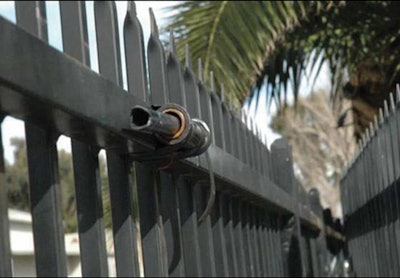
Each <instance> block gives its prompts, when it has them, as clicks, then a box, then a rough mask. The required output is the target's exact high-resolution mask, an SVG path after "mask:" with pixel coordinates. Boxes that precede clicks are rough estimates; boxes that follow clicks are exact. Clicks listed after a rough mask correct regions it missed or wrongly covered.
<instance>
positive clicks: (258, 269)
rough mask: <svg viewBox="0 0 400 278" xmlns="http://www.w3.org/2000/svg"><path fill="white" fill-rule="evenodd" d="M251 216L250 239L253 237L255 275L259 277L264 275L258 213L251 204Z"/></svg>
mask: <svg viewBox="0 0 400 278" xmlns="http://www.w3.org/2000/svg"><path fill="white" fill-rule="evenodd" d="M249 216H250V239H251V249H252V250H253V254H254V259H253V260H254V266H255V267H254V269H255V275H256V276H257V277H260V276H262V265H261V264H262V263H261V259H262V258H261V252H260V249H259V241H258V229H257V222H256V218H257V213H256V209H255V207H254V206H252V205H250V207H249Z"/></svg>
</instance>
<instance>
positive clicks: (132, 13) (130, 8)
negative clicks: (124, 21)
mask: <svg viewBox="0 0 400 278" xmlns="http://www.w3.org/2000/svg"><path fill="white" fill-rule="evenodd" d="M126 13H127V14H129V15H130V16H131V17H135V16H136V15H137V13H136V4H135V1H128V5H127V8H126Z"/></svg>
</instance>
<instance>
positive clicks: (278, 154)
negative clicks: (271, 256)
mask: <svg viewBox="0 0 400 278" xmlns="http://www.w3.org/2000/svg"><path fill="white" fill-rule="evenodd" d="M271 157H272V161H273V162H274V163H273V165H272V172H273V181H274V182H275V183H276V184H277V185H278V186H279V187H281V188H282V189H283V190H284V191H286V192H287V193H288V194H290V195H291V196H292V198H293V200H294V201H295V206H294V207H293V216H292V217H290V218H289V219H288V220H287V221H286V223H283V225H284V229H285V231H284V233H286V235H287V236H288V238H286V240H289V246H288V249H285V248H284V251H283V252H284V254H283V255H284V260H286V262H285V263H286V265H287V269H285V271H286V273H285V274H286V275H289V276H300V275H301V276H303V277H304V276H305V275H306V274H305V271H306V267H305V265H304V264H305V260H304V258H303V250H304V248H303V243H302V241H301V224H300V219H299V215H298V209H299V201H300V200H299V196H298V195H299V194H298V190H297V189H298V188H295V186H294V185H295V181H294V172H293V158H292V152H291V148H290V146H289V143H288V141H287V140H286V139H284V138H280V139H277V140H275V141H274V142H273V143H272V145H271ZM283 240H285V238H284V239H283ZM282 243H284V242H282ZM297 248H299V249H298V250H297ZM296 258H298V259H299V263H297V264H296V262H295V261H296V260H295V259H296ZM299 267H300V269H299Z"/></svg>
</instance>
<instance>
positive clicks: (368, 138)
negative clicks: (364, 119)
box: [365, 128, 371, 143]
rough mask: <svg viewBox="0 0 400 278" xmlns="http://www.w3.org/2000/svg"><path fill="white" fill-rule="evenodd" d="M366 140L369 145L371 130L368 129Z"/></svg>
mask: <svg viewBox="0 0 400 278" xmlns="http://www.w3.org/2000/svg"><path fill="white" fill-rule="evenodd" d="M365 134H366V135H365V140H366V143H369V141H370V140H371V135H370V134H369V128H367V130H366V131H365Z"/></svg>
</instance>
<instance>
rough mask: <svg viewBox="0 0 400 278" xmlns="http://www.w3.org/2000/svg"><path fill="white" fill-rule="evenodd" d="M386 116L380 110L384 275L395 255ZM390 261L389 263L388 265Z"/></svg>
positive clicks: (388, 271)
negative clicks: (392, 240)
mask: <svg viewBox="0 0 400 278" xmlns="http://www.w3.org/2000/svg"><path fill="white" fill-rule="evenodd" d="M384 121H385V120H384V117H383V111H382V110H380V116H379V125H380V128H381V130H380V133H379V141H378V144H379V153H380V155H379V157H380V163H379V164H380V165H381V167H379V169H380V175H379V177H380V184H381V186H380V192H381V194H382V196H383V198H382V200H381V206H382V208H383V210H382V211H384V214H383V215H382V216H383V220H384V221H383V223H382V224H383V225H381V228H380V229H382V230H383V232H384V237H385V241H384V246H385V251H386V252H385V253H386V256H385V257H386V260H385V262H384V266H383V268H382V270H383V271H384V273H383V275H387V276H389V275H390V272H391V269H390V263H389V262H390V261H391V260H392V256H393V249H392V248H391V246H390V245H391V244H390V240H391V238H392V234H393V230H392V229H391V225H390V213H391V211H392V210H393V203H392V200H391V199H392V198H391V196H389V195H388V194H385V192H387V190H386V187H387V186H388V182H389V176H388V161H387V160H388V159H387V153H386V151H387V148H388V147H389V146H388V143H389V141H388V139H389V138H387V135H386V131H384V130H383V129H384V128H385V123H384ZM388 263H389V265H388Z"/></svg>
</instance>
